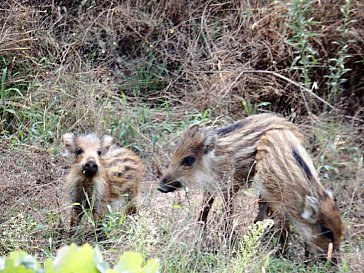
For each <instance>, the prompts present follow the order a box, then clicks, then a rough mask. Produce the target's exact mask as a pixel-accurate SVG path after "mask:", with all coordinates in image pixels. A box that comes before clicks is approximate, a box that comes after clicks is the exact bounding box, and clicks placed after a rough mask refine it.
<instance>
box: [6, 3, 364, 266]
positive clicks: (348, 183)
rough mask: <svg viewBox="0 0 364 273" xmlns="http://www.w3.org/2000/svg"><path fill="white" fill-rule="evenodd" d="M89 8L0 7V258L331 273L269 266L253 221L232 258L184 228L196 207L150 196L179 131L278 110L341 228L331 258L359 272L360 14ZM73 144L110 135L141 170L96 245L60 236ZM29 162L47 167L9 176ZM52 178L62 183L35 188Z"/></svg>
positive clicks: (84, 234) (90, 231)
mask: <svg viewBox="0 0 364 273" xmlns="http://www.w3.org/2000/svg"><path fill="white" fill-rule="evenodd" d="M96 2H97V1H96ZM96 2H95V1H44V3H43V2H42V3H41V2H39V1H36V0H27V1H25V0H24V1H14V0H11V1H6V3H4V6H3V7H0V15H1V17H0V22H1V23H2V24H1V25H2V28H1V29H0V41H1V43H0V60H1V67H0V70H1V86H0V135H1V138H2V140H3V139H5V142H4V143H3V142H1V143H0V146H1V147H0V148H2V147H5V148H4V149H6V150H9V152H8V153H6V157H9V156H14V157H16V158H15V161H16V162H15V164H14V166H16V167H19V169H16V167H13V168H14V170H7V169H6V168H2V169H3V170H2V171H3V172H0V173H1V174H6V177H5V178H1V180H2V181H4V183H3V184H1V185H0V190H1V191H2V192H1V193H2V194H3V196H5V197H3V196H0V201H2V202H0V210H1V215H0V233H1V234H0V254H1V255H6V254H7V253H9V252H10V251H14V250H18V249H23V250H25V251H27V252H29V253H30V254H33V255H38V256H39V257H54V255H55V253H56V250H57V249H58V248H59V247H60V246H62V245H64V244H70V243H72V242H76V243H78V244H83V243H85V242H90V243H91V244H92V245H93V246H96V245H97V246H98V247H99V248H100V251H101V252H102V253H103V255H104V257H105V259H106V260H107V261H115V258H116V257H118V255H119V254H120V251H124V250H135V251H138V252H140V253H141V254H143V255H144V256H145V257H147V258H149V257H156V258H159V260H160V264H161V267H162V268H163V269H162V270H163V272H168V273H169V272H305V271H309V272H326V271H327V270H331V269H329V268H328V265H327V264H325V263H313V264H310V265H308V266H306V265H304V261H303V258H302V257H301V256H303V253H301V252H302V249H300V248H299V247H296V248H293V249H292V250H291V254H290V257H286V258H283V257H280V256H279V255H276V249H275V248H274V247H273V248H272V247H269V246H267V244H265V243H263V242H264V240H260V239H261V237H262V236H263V232H264V231H266V230H269V229H270V223H266V222H265V223H260V224H258V225H253V224H252V223H251V222H250V223H244V225H245V226H244V231H243V232H241V233H240V235H239V236H238V241H237V244H236V245H235V246H234V247H229V246H228V245H227V244H226V242H225V241H223V240H222V239H221V238H220V237H221V236H220V235H221V234H219V232H218V231H216V230H218V227H214V228H211V230H207V234H204V233H203V232H202V228H201V226H200V224H199V223H196V222H195V217H196V210H197V209H198V208H196V207H198V206H199V196H198V194H197V193H196V196H193V197H192V198H188V197H186V196H185V195H184V193H177V194H175V195H171V196H167V197H166V196H163V197H161V196H160V195H158V193H156V191H155V187H156V185H157V184H158V180H159V178H160V173H161V172H162V171H163V169H164V167H165V164H166V162H168V158H169V156H170V152H171V149H172V147H173V142H175V141H177V139H178V136H179V135H180V134H181V133H182V132H183V131H184V130H185V129H186V128H187V127H188V126H189V125H191V124H193V123H196V122H199V123H202V124H203V125H206V126H211V125H215V124H218V125H220V124H227V123H230V122H232V121H234V120H237V119H240V118H242V117H244V116H247V115H251V114H255V113H261V112H268V111H275V112H278V113H279V114H281V115H285V116H287V117H289V118H290V119H291V120H294V121H295V122H296V121H297V123H299V124H301V125H302V127H303V128H304V129H305V132H306V135H307V138H308V139H309V143H308V149H309V150H310V151H311V153H312V154H313V157H314V161H315V165H316V166H317V168H318V170H319V173H320V177H321V180H322V183H323V184H324V185H325V187H327V188H331V189H332V190H333V192H334V194H335V196H336V198H337V200H338V204H339V209H340V211H341V212H342V215H343V218H344V222H345V224H346V225H347V226H348V230H347V232H346V233H347V235H346V237H345V238H344V243H343V246H342V249H343V253H344V256H345V255H354V256H355V255H357V256H355V257H359V258H357V260H359V261H360V260H361V259H360V257H362V256H360V255H362V254H361V253H362V252H363V248H364V246H363V245H362V239H363V231H362V220H363V217H364V216H363V213H362V209H361V205H362V203H361V201H360V200H361V198H362V194H363V188H362V183H363V180H362V179H363V178H362V177H363V171H362V164H363V157H362V149H363V142H362V137H361V134H362V132H363V124H364V123H363V122H364V121H363V120H364V119H363V115H364V111H363V109H362V104H363V102H364V101H363V96H362V94H363V93H362V92H363V88H362V84H361V82H362V80H363V76H362V71H363V69H364V62H363V55H362V52H363V48H364V47H363V42H362V41H363V40H364V38H363V37H364V31H363V28H362V25H363V23H364V21H363V18H364V16H363V10H364V7H363V4H362V3H361V1H354V0H345V1H338V2H337V3H336V2H335V3H331V2H330V3H326V1H312V0H292V1H288V2H283V1H273V2H269V3H267V1H255V2H254V1H225V2H222V1H208V2H206V1H202V0H198V1H182V0H178V1H169V0H166V1H127V2H123V3H120V2H117V1H109V2H104V3H96ZM266 72H274V73H266ZM277 75H279V76H280V77H278V76H277ZM316 86H317V87H318V88H316V89H315V87H316ZM303 87H304V88H305V90H306V89H307V90H311V91H313V92H314V93H315V94H316V95H317V96H319V97H321V98H322V99H324V100H327V101H328V102H330V103H331V104H333V105H334V109H332V108H330V109H328V108H325V106H324V105H323V104H322V103H321V102H320V101H318V100H316V98H315V97H310V95H309V94H308V93H307V92H306V91H304V89H303ZM302 92H303V93H302ZM305 92H306V93H305ZM302 94H303V97H302ZM308 98H309V99H308ZM307 106H309V107H307ZM308 112H310V115H307V113H308ZM70 131H73V132H77V133H86V132H91V131H95V132H97V133H100V134H103V133H105V134H110V135H112V136H114V137H115V138H116V139H117V140H118V141H119V142H120V144H122V145H123V146H128V147H130V148H132V149H133V150H135V151H137V153H138V154H140V155H141V157H142V159H143V161H144V162H145V165H146V166H145V167H146V174H145V178H144V181H143V183H144V192H143V194H144V195H143V200H141V201H142V209H141V213H140V215H139V216H136V217H124V216H122V215H120V214H119V213H117V212H112V211H109V213H108V215H107V216H106V218H105V219H104V220H103V222H102V225H101V227H98V228H99V229H101V232H102V234H103V235H102V236H99V234H98V232H99V231H100V230H97V229H98V228H96V226H97V225H96V223H94V222H93V219H92V217H91V215H90V217H86V218H85V219H84V221H83V222H84V223H83V226H82V228H80V230H79V231H78V232H77V233H76V234H75V235H74V236H73V237H68V236H67V232H68V218H67V217H68V214H67V212H68V211H69V208H68V207H67V205H65V202H64V200H63V199H62V198H60V197H59V195H61V193H62V189H61V184H62V179H63V178H62V177H61V176H60V175H59V174H60V173H61V174H63V175H64V173H65V171H64V169H66V167H65V166H67V163H65V162H64V160H63V159H62V157H61V156H60V153H61V149H62V148H61V144H60V137H61V135H62V134H63V133H65V132H70ZM36 148H37V149H38V148H39V149H42V150H44V151H46V152H47V153H49V158H51V159H47V160H49V162H50V163H49V165H47V167H45V168H41V167H40V166H31V167H29V166H27V165H26V164H25V163H23V162H22V160H23V156H25V157H26V156H28V157H29V158H30V160H29V161H27V162H32V161H34V160H33V157H36V156H38V154H37V153H36V152H35V151H36V150H37V149H36ZM26 151H27V152H28V153H30V155H27V154H26ZM0 162H1V164H4V163H3V162H7V161H6V158H5V156H4V157H2V158H1V157H0ZM35 162H36V161H35ZM22 164H25V165H22ZM28 164H29V163H28ZM2 166H3V165H2ZM5 167H6V166H5ZM52 168H53V169H57V170H63V171H60V172H57V175H55V174H53V173H52V175H50V177H48V178H47V176H45V174H47V172H50V169H52ZM6 171H7V172H6ZM19 172H20V173H24V175H23V178H24V179H25V180H26V179H27V176H28V175H31V174H34V173H35V174H36V176H40V174H42V175H43V176H42V177H46V178H44V180H45V181H40V182H39V181H37V182H36V183H35V182H34V181H33V180H31V179H30V178H29V179H28V180H29V181H27V183H25V184H19V185H21V187H20V186H19V185H18V184H17V183H20V182H19V181H18V178H14V177H16V176H15V175H16V174H17V173H19ZM62 172H63V173H62ZM31 177H32V179H33V177H34V176H31ZM47 179H48V180H47ZM34 180H36V179H34ZM34 183H35V184H34ZM42 183H43V184H42ZM58 194H59V195H58ZM7 198H9V199H7ZM11 198H12V199H11ZM181 204H182V205H181ZM250 205H251V204H250ZM252 207H253V205H252ZM252 210H253V209H252ZM214 223H215V222H214ZM248 227H250V229H249V228H248ZM215 228H216V230H215ZM209 231H210V232H211V233H212V234H209V233H208V232H209ZM347 260H348V261H349V262H346V259H344V261H343V263H342V264H341V265H340V266H339V268H338V270H339V271H341V272H350V270H351V271H355V269H351V268H356V267H355V266H356V265H357V263H355V258H354V262H351V261H352V260H351V258H348V259H347ZM358 264H359V266H360V262H359V263H358Z"/></svg>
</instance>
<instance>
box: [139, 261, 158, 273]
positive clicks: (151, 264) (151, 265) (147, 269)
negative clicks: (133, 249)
mask: <svg viewBox="0 0 364 273" xmlns="http://www.w3.org/2000/svg"><path fill="white" fill-rule="evenodd" d="M142 272H143V273H159V260H158V259H150V260H149V261H148V262H147V264H146V265H145V266H144V267H143V271H142Z"/></svg>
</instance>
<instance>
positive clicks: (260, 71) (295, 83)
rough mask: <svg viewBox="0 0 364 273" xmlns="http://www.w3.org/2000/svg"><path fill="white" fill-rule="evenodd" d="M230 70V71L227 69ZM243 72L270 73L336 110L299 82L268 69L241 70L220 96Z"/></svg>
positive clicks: (228, 89)
mask: <svg viewBox="0 0 364 273" xmlns="http://www.w3.org/2000/svg"><path fill="white" fill-rule="evenodd" d="M221 72H222V71H221ZM229 72H230V71H229ZM244 73H262V74H271V75H274V76H276V77H278V78H281V79H283V80H285V81H287V82H289V83H291V84H293V85H294V86H297V87H299V88H300V90H303V91H305V92H307V93H308V94H310V95H311V96H313V97H315V98H316V99H318V100H319V101H321V102H322V103H324V104H326V105H327V106H329V107H330V108H331V109H333V110H336V108H335V107H334V106H332V105H331V104H330V103H328V102H327V101H325V100H324V99H322V98H321V97H319V96H318V95H316V94H315V93H314V92H312V91H311V90H310V89H308V88H306V87H304V86H302V85H301V84H300V83H298V82H295V81H293V80H291V79H289V78H287V77H286V76H283V75H281V74H279V73H277V72H274V71H268V70H243V71H241V72H240V73H239V75H238V76H237V77H236V78H235V80H234V81H233V82H232V84H230V85H229V87H228V88H227V89H226V91H225V93H224V95H223V96H222V97H224V96H225V95H226V94H227V93H228V92H229V91H230V89H231V88H232V87H233V86H234V85H235V83H236V82H237V81H238V80H239V79H240V77H241V76H242V75H243V74H244Z"/></svg>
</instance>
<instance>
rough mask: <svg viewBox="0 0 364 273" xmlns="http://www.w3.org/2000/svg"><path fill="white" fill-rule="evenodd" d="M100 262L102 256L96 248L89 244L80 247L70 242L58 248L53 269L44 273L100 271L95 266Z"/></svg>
mask: <svg viewBox="0 0 364 273" xmlns="http://www.w3.org/2000/svg"><path fill="white" fill-rule="evenodd" d="M100 263H102V258H101V255H99V252H98V250H93V249H92V247H91V246H90V245H89V244H85V245H83V246H81V247H78V246H76V245H75V244H72V245H70V246H64V247H62V248H60V249H59V250H58V252H57V257H56V258H55V260H54V261H53V268H52V269H53V270H51V271H46V273H100V272H102V271H99V270H98V269H97V267H96V264H100ZM47 269H49V265H47Z"/></svg>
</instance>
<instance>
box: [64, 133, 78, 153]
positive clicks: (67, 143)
mask: <svg viewBox="0 0 364 273" xmlns="http://www.w3.org/2000/svg"><path fill="white" fill-rule="evenodd" d="M75 140H76V136H75V134H74V133H66V134H64V135H63V136H62V142H63V145H64V147H65V150H64V152H63V153H62V154H63V155H64V156H69V155H70V154H73V151H74V150H75V147H76V144H75Z"/></svg>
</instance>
